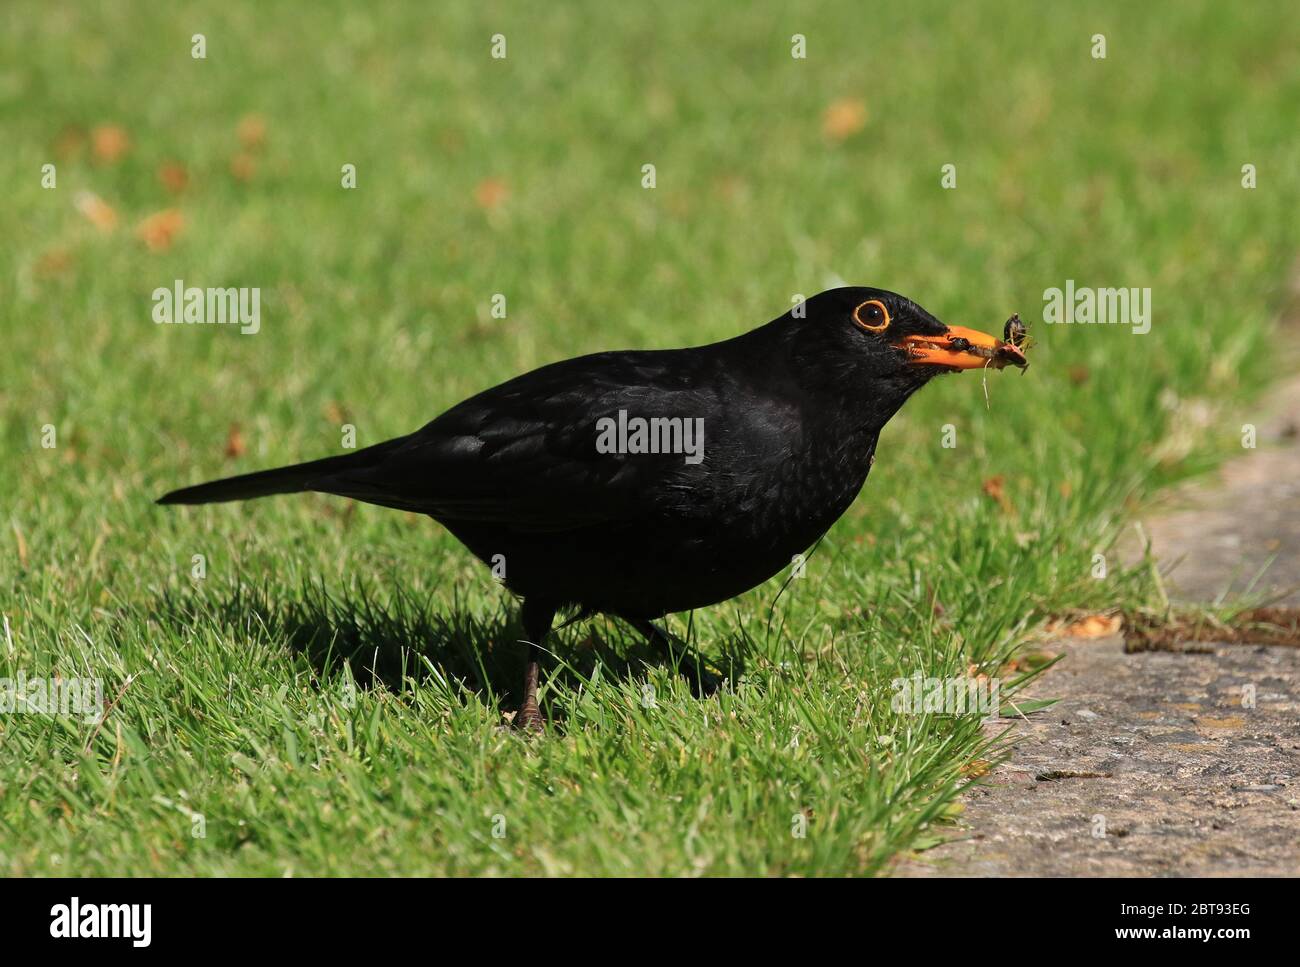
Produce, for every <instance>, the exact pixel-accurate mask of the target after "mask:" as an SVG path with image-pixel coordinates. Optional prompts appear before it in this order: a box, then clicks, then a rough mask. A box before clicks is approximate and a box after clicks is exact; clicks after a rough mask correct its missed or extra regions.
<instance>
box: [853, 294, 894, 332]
mask: <svg viewBox="0 0 1300 967" xmlns="http://www.w3.org/2000/svg"><path fill="white" fill-rule="evenodd" d="M853 321H854V322H856V323H857V324H858V325H859V326H861V327H862V328H863V329H865V330H867V332H884V331H885V330H886V329H887V328H889V310H888V309H886V308H885V304H884V303H883V302H881V301H880V300H879V299H872V300H871V301H870V302H864V303H862V305H860V306H858V307H857V308H856V309H854V310H853Z"/></svg>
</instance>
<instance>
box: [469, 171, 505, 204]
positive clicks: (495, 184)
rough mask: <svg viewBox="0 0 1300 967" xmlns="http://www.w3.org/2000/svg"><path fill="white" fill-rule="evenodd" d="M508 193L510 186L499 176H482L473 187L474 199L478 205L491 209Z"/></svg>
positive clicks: (502, 200)
mask: <svg viewBox="0 0 1300 967" xmlns="http://www.w3.org/2000/svg"><path fill="white" fill-rule="evenodd" d="M509 195H510V187H509V186H508V185H507V184H506V183H505V182H504V181H502V180H501V179H500V178H484V179H483V180H482V181H480V182H479V183H478V184H477V185H476V186H475V187H474V201H475V202H477V203H478V207H479V208H482V209H484V210H486V211H492V210H493V209H495V208H497V207H499V206H500V205H501V203H502V202H504V201H505V200H506V198H507V197H508V196H509Z"/></svg>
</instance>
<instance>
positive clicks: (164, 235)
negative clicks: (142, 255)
mask: <svg viewBox="0 0 1300 967" xmlns="http://www.w3.org/2000/svg"><path fill="white" fill-rule="evenodd" d="M184 227H185V216H184V215H182V214H181V213H180V210H179V209H176V208H164V209H163V210H162V211H160V212H155V213H154V214H152V215H150V216H149V217H148V218H146V219H144V220H143V221H141V222H140V224H139V225H137V226H136V227H135V235H136V238H138V239H140V241H142V242H144V244H145V245H147V246H149V249H150V250H151V251H154V252H165V251H166V250H167V249H169V248H171V247H172V242H174V241H175V240H176V236H177V235H179V234H180V233H181V229H183V228H184Z"/></svg>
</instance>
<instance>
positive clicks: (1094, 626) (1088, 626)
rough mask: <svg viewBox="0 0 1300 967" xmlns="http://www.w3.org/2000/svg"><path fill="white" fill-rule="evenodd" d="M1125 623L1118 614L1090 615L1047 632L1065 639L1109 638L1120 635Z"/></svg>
mask: <svg viewBox="0 0 1300 967" xmlns="http://www.w3.org/2000/svg"><path fill="white" fill-rule="evenodd" d="M1123 624H1124V621H1123V619H1122V618H1120V616H1119V615H1117V614H1090V615H1088V616H1087V617H1084V618H1079V619H1078V620H1076V621H1070V622H1063V623H1061V624H1059V625H1057V626H1055V627H1049V628H1048V629H1047V630H1048V631H1049V632H1051V633H1053V634H1057V635H1060V636H1061V637H1063V638H1109V637H1110V636H1111V635H1117V634H1119V630H1120V628H1121V627H1122V626H1123Z"/></svg>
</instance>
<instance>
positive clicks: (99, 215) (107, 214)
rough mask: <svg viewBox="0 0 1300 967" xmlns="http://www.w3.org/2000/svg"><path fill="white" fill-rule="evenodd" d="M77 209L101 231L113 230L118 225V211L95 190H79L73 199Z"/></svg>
mask: <svg viewBox="0 0 1300 967" xmlns="http://www.w3.org/2000/svg"><path fill="white" fill-rule="evenodd" d="M72 202H73V204H74V205H76V206H77V211H79V212H81V214H83V215H84V216H86V220H87V221H89V222H90V224H92V225H94V226H95V227H96V228H97V229H99V230H100V231H101V232H111V231H112V230H113V229H115V228H116V227H117V211H116V210H115V209H114V208H113V206H112V205H110V204H109V203H108V202H106V201H104V199H102V198H100V197H99V196H98V195H96V194H95V193H94V192H93V191H79V192H77V194H76V196H75V197H74V198H73V200H72Z"/></svg>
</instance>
